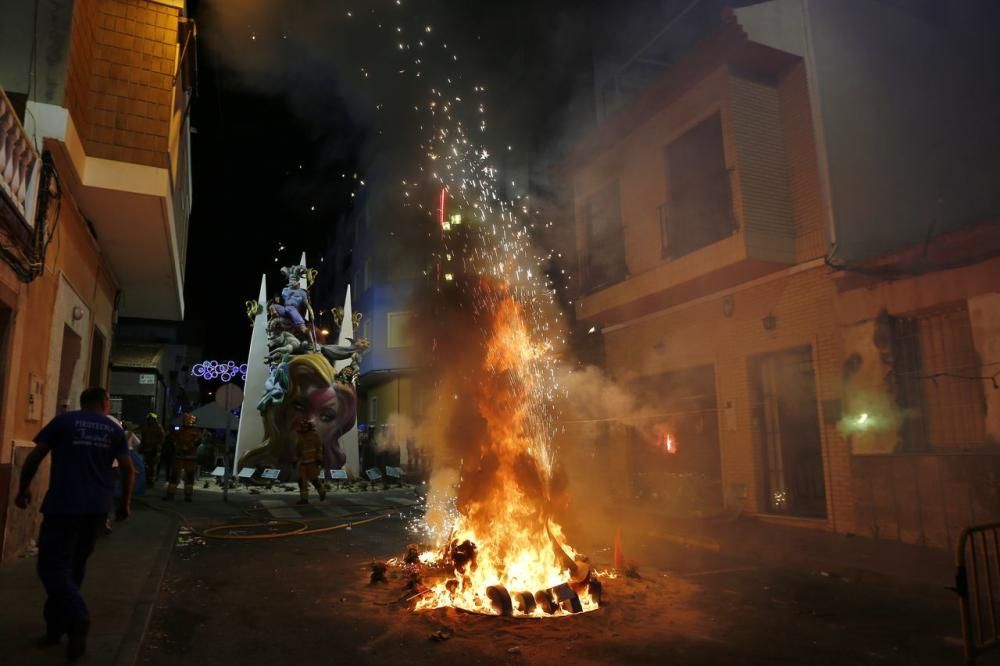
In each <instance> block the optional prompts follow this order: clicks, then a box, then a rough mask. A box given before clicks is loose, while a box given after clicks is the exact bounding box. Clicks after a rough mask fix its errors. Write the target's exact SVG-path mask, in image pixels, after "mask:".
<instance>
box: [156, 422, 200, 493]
mask: <svg viewBox="0 0 1000 666" xmlns="http://www.w3.org/2000/svg"><path fill="white" fill-rule="evenodd" d="M195 423H196V420H195V418H194V417H193V416H190V415H189V416H185V417H184V425H183V426H182V427H181V429H180V430H178V431H177V432H176V433H175V434H174V437H173V440H174V468H173V470H172V471H171V474H170V484H169V485H168V486H167V496H166V497H164V499H166V500H172V499H174V494H175V493H176V492H177V484H178V483H179V482H180V480H181V475H182V474H183V476H184V501H185V502H190V501H191V495H192V494H193V493H194V473H195V470H196V469H197V467H198V460H197V451H198V441H199V440H200V439H201V429H200V428H197V427H195V425H194V424H195Z"/></svg>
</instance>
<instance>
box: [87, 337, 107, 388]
mask: <svg viewBox="0 0 1000 666" xmlns="http://www.w3.org/2000/svg"><path fill="white" fill-rule="evenodd" d="M87 386H104V334H103V333H101V331H100V329H99V328H97V327H96V326H95V327H94V336H93V338H92V339H91V343H90V381H88V382H87ZM105 388H107V387H105Z"/></svg>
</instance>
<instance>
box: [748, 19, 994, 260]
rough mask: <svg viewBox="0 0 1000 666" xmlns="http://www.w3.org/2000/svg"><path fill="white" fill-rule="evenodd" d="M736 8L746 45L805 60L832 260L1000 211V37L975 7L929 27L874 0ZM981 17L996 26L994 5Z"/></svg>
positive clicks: (885, 248) (888, 247)
mask: <svg viewBox="0 0 1000 666" xmlns="http://www.w3.org/2000/svg"><path fill="white" fill-rule="evenodd" d="M941 1H942V2H946V0H941ZM796 12H798V14H799V16H798V17H797V18H796V16H795V14H796ZM737 16H738V18H739V20H740V22H741V25H743V27H744V29H746V30H747V33H748V34H749V36H750V38H751V39H753V40H754V41H758V42H761V43H764V44H767V45H769V46H773V47H775V48H779V49H782V50H786V51H789V52H792V53H802V54H803V55H804V57H805V59H806V64H807V67H808V73H809V77H810V86H811V88H812V91H813V92H814V93H815V94H816V95H818V99H819V105H818V106H819V108H818V109H817V110H815V111H818V115H819V117H820V121H821V123H822V124H821V130H822V138H823V139H824V140H825V148H826V151H827V158H828V159H827V167H828V170H829V187H830V202H831V205H832V216H833V220H834V222H835V229H836V241H837V248H838V249H837V253H836V256H837V257H838V258H840V259H842V260H857V259H863V258H867V257H872V256H876V255H879V254H882V253H885V252H887V251H890V250H893V249H895V248H899V247H902V246H906V245H914V244H918V243H920V242H922V241H923V240H924V239H925V238H926V237H927V236H928V235H929V234H930V235H937V234H940V233H942V232H945V231H949V230H954V229H958V228H961V227H963V226H968V225H971V224H975V223H977V222H983V221H986V220H987V219H989V217H990V216H991V214H992V215H994V216H995V214H996V213H997V211H998V210H1000V188H998V187H997V183H998V182H1000V129H998V128H1000V124H998V123H997V122H996V121H995V117H996V116H997V115H998V114H1000V93H998V89H1000V85H998V83H997V80H998V77H997V75H996V69H995V67H996V64H997V60H996V59H992V62H991V55H993V56H996V55H997V54H998V51H997V49H996V46H995V43H996V42H997V41H998V40H996V39H995V37H993V34H992V33H991V31H990V30H989V29H988V27H987V26H986V25H980V24H977V23H976V22H975V18H976V15H975V14H972V13H969V12H961V13H960V12H958V8H957V6H956V9H955V11H953V12H952V13H951V17H952V20H951V21H950V22H948V23H945V24H941V25H938V24H935V23H933V22H931V21H929V20H927V19H926V18H923V17H921V16H920V15H919V14H916V13H913V12H911V11H908V10H906V9H900V8H899V6H892V5H890V4H888V3H886V2H882V1H880V0H851V1H850V2H834V1H829V0H773V1H772V2H770V3H765V4H762V5H755V6H752V7H748V8H744V9H741V10H739V11H738V13H737ZM979 18H980V19H981V20H980V23H982V24H990V25H995V24H996V23H997V22H998V20H1000V12H997V11H995V9H994V10H993V11H983V12H981V13H980V16H979ZM991 39H992V40H993V41H992V42H990V40H991ZM991 44H993V46H991Z"/></svg>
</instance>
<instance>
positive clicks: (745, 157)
mask: <svg viewBox="0 0 1000 666" xmlns="http://www.w3.org/2000/svg"><path fill="white" fill-rule="evenodd" d="M760 49H764V50H765V51H766V53H764V54H761V53H759V51H760ZM748 53H757V54H758V55H765V56H770V55H773V54H772V53H771V52H770V50H767V49H765V48H764V47H760V46H759V45H755V44H752V43H747V42H745V41H743V42H742V43H737V45H736V46H734V47H732V51H731V52H727V51H725V50H721V51H720V52H719V53H718V55H717V58H716V59H715V60H714V62H713V59H712V58H709V57H708V55H706V54H702V59H701V60H700V61H699V63H700V65H699V66H700V72H698V75H697V76H694V73H691V72H685V71H683V67H684V65H683V64H682V65H679V66H678V69H677V70H676V71H675V72H674V73H673V75H672V76H673V77H680V79H679V81H678V89H677V90H674V91H672V92H673V94H672V95H669V96H667V95H664V97H663V98H662V101H661V102H660V106H659V107H658V108H653V107H650V106H649V105H648V104H647V105H646V106H645V107H644V109H643V113H644V118H643V120H642V121H641V122H637V123H634V124H633V125H632V126H631V128H630V129H624V128H622V130H621V131H620V133H618V134H617V135H615V136H611V135H607V136H605V139H606V140H607V142H606V143H604V144H603V145H599V144H594V143H590V144H587V145H589V147H590V148H591V149H592V151H593V152H591V153H590V154H589V155H587V156H584V157H583V158H582V159H580V160H577V161H575V162H574V163H573V165H572V167H571V168H572V171H571V173H572V178H573V185H574V190H575V191H576V193H577V201H576V216H577V229H578V233H579V236H580V237H581V245H580V247H578V251H579V252H580V255H581V256H585V255H587V254H591V253H593V252H594V251H600V248H602V247H603V246H602V245H601V244H595V245H593V246H592V245H591V244H590V243H589V242H588V240H587V238H588V232H587V220H588V217H587V210H588V203H587V202H589V201H590V200H591V199H592V198H593V197H594V196H595V194H596V193H598V192H600V191H602V189H603V188H605V187H606V183H607V182H608V179H609V178H611V179H614V180H617V182H619V183H620V184H621V194H620V206H621V208H620V212H618V213H617V214H616V219H620V220H621V221H622V230H621V234H622V236H623V238H624V247H625V250H624V254H625V260H626V261H625V263H626V265H627V266H628V270H629V275H628V276H627V277H624V276H623V278H622V279H620V280H618V281H607V282H606V284H603V285H602V284H599V282H601V281H600V280H593V279H589V278H588V276H587V273H586V270H584V271H583V273H582V275H581V278H582V279H581V283H582V285H583V290H582V294H581V297H580V298H578V299H577V302H576V305H577V315H578V317H580V318H582V319H586V320H592V321H600V322H601V323H602V324H606V325H607V324H613V323H622V322H625V321H628V320H631V319H634V318H638V317H642V316H645V315H647V314H651V313H653V312H656V311H659V310H663V309H665V308H669V307H672V306H674V305H677V304H680V303H683V302H686V301H689V300H692V299H695V298H699V297H701V296H705V295H708V294H711V293H715V292H718V291H721V290H725V289H729V288H732V287H734V286H736V285H738V284H741V283H743V282H746V281H748V280H752V279H755V278H758V277H761V276H763V275H765V274H767V273H771V272H774V271H776V270H780V269H781V268H784V267H787V266H789V265H792V264H794V263H795V261H796V254H795V252H796V247H795V238H796V222H795V217H794V213H793V207H792V198H791V190H790V186H789V175H788V166H787V163H786V160H787V158H786V155H785V143H784V132H785V128H784V127H783V126H782V122H783V121H782V118H783V115H782V104H783V103H784V102H783V99H782V97H781V95H780V93H779V90H778V85H777V81H778V75H779V74H780V72H781V71H783V70H784V68H786V67H787V66H788V64H789V62H790V61H789V60H787V59H785V58H778V59H776V60H774V62H770V61H767V62H768V67H767V68H764V69H762V71H761V72H760V74H759V75H757V76H755V77H754V78H752V79H751V78H748V77H746V76H744V73H743V70H742V69H740V68H737V67H735V66H733V65H731V64H730V60H732V59H738V58H740V57H742V56H743V55H746V54H748ZM764 60H765V61H766V58H765V59H764ZM743 62H745V60H744V61H743ZM706 63H710V64H711V66H709V64H706ZM769 73H770V76H768V74H769ZM671 80H672V79H671V77H670V76H668V77H667V79H666V81H665V82H662V83H661V84H660V87H661V88H662V87H663V86H666V84H667V83H669V82H670V81H671ZM667 89H668V90H669V88H667ZM621 113H623V114H631V113H633V109H632V108H631V107H626V108H624V109H623V110H622V112H621ZM664 195H666V196H664ZM584 268H585V267H584Z"/></svg>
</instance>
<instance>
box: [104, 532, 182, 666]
mask: <svg viewBox="0 0 1000 666" xmlns="http://www.w3.org/2000/svg"><path fill="white" fill-rule="evenodd" d="M170 521H171V524H170V527H169V528H168V529H167V530H166V534H165V535H164V537H163V541H162V542H161V543H160V548H159V552H158V553H157V556H156V561H155V562H154V563H153V567H152V569H151V570H150V572H149V576H147V577H146V582H145V583H144V584H143V586H142V591H141V592H140V593H139V599H138V601H137V602H136V604H135V607H134V609H133V610H132V617H131V618H130V619H129V622H128V626H127V627H126V629H125V634H124V635H123V636H122V640H121V644H120V645H119V646H118V653H117V655H116V656H115V661H114V666H135V664H137V663H138V661H139V650H140V649H141V647H142V640H143V638H145V636H146V630H147V629H148V628H149V622H150V620H151V619H152V617H153V607H154V605H155V603H156V597H157V595H158V594H159V592H160V586H161V585H163V579H164V578H165V577H166V574H167V566H168V564H169V563H170V556H171V555H172V554H173V552H174V544H175V543H177V532H178V529H179V528H180V521H179V520H177V519H176V518H174V517H170Z"/></svg>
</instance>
